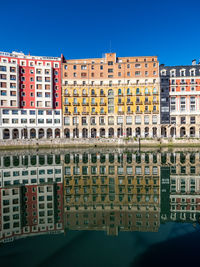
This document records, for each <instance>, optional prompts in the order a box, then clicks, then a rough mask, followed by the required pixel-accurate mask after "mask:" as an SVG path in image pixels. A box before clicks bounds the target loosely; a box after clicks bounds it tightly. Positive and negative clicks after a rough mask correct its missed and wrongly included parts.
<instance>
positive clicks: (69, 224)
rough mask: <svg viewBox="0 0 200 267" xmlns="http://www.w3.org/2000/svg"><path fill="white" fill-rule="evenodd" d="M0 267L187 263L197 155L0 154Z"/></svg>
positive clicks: (199, 163)
mask: <svg viewBox="0 0 200 267" xmlns="http://www.w3.org/2000/svg"><path fill="white" fill-rule="evenodd" d="M0 168H1V170H0V266H104V267H105V266H191V265H194V264H195V265H197V266H199V265H198V263H197V262H198V254H199V249H198V247H199V242H200V225H199V222H200V151H198V149H193V150H191V149H188V150H184V149H181V148H179V149H175V150H173V151H169V150H166V151H165V150H162V151H157V150H153V149H152V150H149V151H147V150H146V151H137V150H133V149H90V150H88V149H87V150H83V149H71V150H67V149H66V150H44V151H42V150H41V151H16V152H11V151H4V152H1V154H0Z"/></svg>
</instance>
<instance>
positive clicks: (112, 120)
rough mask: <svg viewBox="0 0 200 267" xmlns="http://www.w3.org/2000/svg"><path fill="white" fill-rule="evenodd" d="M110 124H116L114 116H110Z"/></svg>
mask: <svg viewBox="0 0 200 267" xmlns="http://www.w3.org/2000/svg"><path fill="white" fill-rule="evenodd" d="M108 125H114V117H113V116H109V117H108Z"/></svg>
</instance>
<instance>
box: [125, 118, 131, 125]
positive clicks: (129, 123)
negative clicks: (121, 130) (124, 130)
mask: <svg viewBox="0 0 200 267" xmlns="http://www.w3.org/2000/svg"><path fill="white" fill-rule="evenodd" d="M126 124H127V125H131V124H132V117H131V116H127V117H126Z"/></svg>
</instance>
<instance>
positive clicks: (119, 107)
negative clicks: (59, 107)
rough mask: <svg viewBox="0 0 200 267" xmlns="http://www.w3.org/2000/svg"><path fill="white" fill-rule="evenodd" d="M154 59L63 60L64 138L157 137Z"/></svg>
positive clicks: (111, 55) (156, 67) (108, 56)
mask: <svg viewBox="0 0 200 267" xmlns="http://www.w3.org/2000/svg"><path fill="white" fill-rule="evenodd" d="M158 70H159V62H158V61H157V57H123V58H118V57H116V54H115V53H107V54H105V57H104V58H96V59H79V60H64V63H63V86H62V90H63V116H64V120H63V124H64V125H63V128H64V135H65V136H66V137H67V138H70V137H71V138H74V137H77V138H90V137H91V138H96V137H122V136H124V137H135V136H141V137H153V136H159V134H160V129H159V123H160V111H159V97H160V90H159V71H158Z"/></svg>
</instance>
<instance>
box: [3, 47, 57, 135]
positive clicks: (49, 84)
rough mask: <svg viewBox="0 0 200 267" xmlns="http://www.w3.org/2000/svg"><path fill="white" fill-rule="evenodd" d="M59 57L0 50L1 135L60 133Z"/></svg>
mask: <svg viewBox="0 0 200 267" xmlns="http://www.w3.org/2000/svg"><path fill="white" fill-rule="evenodd" d="M61 93H62V91H61V58H53V57H40V56H30V55H24V54H23V53H17V52H12V53H5V52H0V139H17V138H20V139H21V138H50V137H53V138H55V137H60V135H61V129H62V112H61V109H62V105H61Z"/></svg>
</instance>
